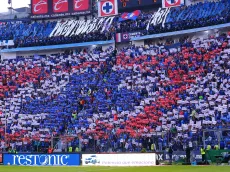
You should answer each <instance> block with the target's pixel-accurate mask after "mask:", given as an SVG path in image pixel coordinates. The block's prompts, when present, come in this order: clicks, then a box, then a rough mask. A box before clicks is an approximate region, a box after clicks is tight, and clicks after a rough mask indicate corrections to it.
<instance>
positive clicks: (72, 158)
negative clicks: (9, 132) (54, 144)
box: [3, 154, 80, 166]
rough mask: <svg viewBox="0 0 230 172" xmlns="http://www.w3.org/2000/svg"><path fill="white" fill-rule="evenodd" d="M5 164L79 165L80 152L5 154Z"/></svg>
mask: <svg viewBox="0 0 230 172" xmlns="http://www.w3.org/2000/svg"><path fill="white" fill-rule="evenodd" d="M3 165H22V166H78V165H80V154H4V155H3Z"/></svg>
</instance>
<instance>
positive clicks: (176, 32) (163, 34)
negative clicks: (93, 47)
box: [131, 23, 230, 41]
mask: <svg viewBox="0 0 230 172" xmlns="http://www.w3.org/2000/svg"><path fill="white" fill-rule="evenodd" d="M226 27H230V23H226V24H220V25H215V26H207V27H200V28H195V29H188V30H181V31H175V32H166V33H160V34H153V35H145V36H141V37H136V38H132V39H131V41H139V40H144V39H151V38H160V37H166V36H174V35H183V34H188V33H195V32H201V31H206V30H212V29H222V28H226Z"/></svg>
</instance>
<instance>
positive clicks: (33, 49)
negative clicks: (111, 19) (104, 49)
mask: <svg viewBox="0 0 230 172" xmlns="http://www.w3.org/2000/svg"><path fill="white" fill-rule="evenodd" d="M114 42H115V41H114V40H109V41H95V42H83V43H74V44H60V45H48V46H36V47H20V48H12V49H3V50H1V53H12V52H23V51H24V52H28V51H44V50H52V49H66V48H75V47H85V46H92V45H105V44H112V43H114Z"/></svg>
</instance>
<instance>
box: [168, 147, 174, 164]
mask: <svg viewBox="0 0 230 172" xmlns="http://www.w3.org/2000/svg"><path fill="white" fill-rule="evenodd" d="M168 153H169V164H172V156H173V149H172V146H170V147H169V150H168Z"/></svg>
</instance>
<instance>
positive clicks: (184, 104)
mask: <svg viewBox="0 0 230 172" xmlns="http://www.w3.org/2000/svg"><path fill="white" fill-rule="evenodd" d="M176 45H178V44H176ZM229 45H230V33H229V34H228V35H227V34H223V35H221V36H219V37H214V36H211V37H210V38H208V39H202V38H199V39H194V40H191V41H190V40H189V39H186V40H184V41H183V42H180V45H179V46H175V47H174V48H169V49H168V48H167V46H164V45H160V46H157V45H151V44H150V45H146V46H141V47H138V46H130V47H126V48H125V47H124V48H122V49H120V50H118V51H117V50H113V49H112V48H111V47H110V48H108V49H107V50H106V51H102V50H101V49H100V48H99V49H95V50H93V51H90V50H87V49H84V50H82V51H79V52H73V53H70V54H56V55H52V56H35V57H18V58H17V59H13V60H4V61H2V63H1V66H0V72H1V75H0V76H1V77H0V83H1V84H0V91H1V92H0V104H1V106H0V114H1V116H0V117H1V122H0V125H1V128H0V135H1V148H2V149H4V150H6V149H8V148H9V147H11V148H13V149H15V148H16V149H17V151H41V150H44V149H46V148H48V147H49V146H50V144H51V137H59V138H60V137H61V136H71V135H72V136H74V137H75V138H74V137H68V139H69V140H65V141H67V142H66V143H64V142H63V143H61V146H64V147H63V149H65V148H66V147H68V146H72V147H74V148H76V147H78V146H79V145H80V148H81V150H82V151H92V150H94V151H97V152H106V151H116V152H121V151H128V152H129V151H131V152H134V151H135V152H139V151H141V150H142V149H143V148H145V149H146V150H152V149H154V150H155V149H157V150H164V149H166V148H167V146H168V145H171V146H172V147H173V149H174V150H184V149H185V147H186V146H187V145H192V147H193V148H194V149H196V148H198V147H199V146H200V144H202V143H201V142H202V139H201V138H202V134H203V130H204V129H218V128H222V129H230V113H229V112H230V109H229V108H230V107H229V104H230V99H229V98H230V97H229V96H230V91H229V90H230V89H229V88H230V85H229V79H230V77H229V69H230V61H229V54H230V46H229ZM4 126H6V128H4ZM65 139H66V137H65ZM207 142H209V144H211V145H212V146H213V145H215V144H216V143H217V138H216V137H215V135H212V134H211V133H210V134H209V137H208V138H207ZM229 143H230V137H229V133H228V135H227V136H226V137H224V136H221V148H228V149H229V148H230V144H229ZM57 144H60V142H59V143H57ZM152 144H154V145H155V146H154V147H152V146H151V145H152Z"/></svg>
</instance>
